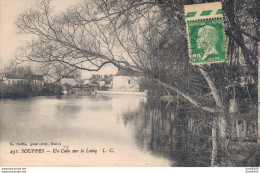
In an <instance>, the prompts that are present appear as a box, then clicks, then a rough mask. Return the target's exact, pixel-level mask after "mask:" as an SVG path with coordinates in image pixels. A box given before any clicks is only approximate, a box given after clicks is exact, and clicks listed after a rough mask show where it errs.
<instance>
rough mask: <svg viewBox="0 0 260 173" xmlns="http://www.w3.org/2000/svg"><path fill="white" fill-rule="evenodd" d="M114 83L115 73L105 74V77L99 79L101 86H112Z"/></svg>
mask: <svg viewBox="0 0 260 173" xmlns="http://www.w3.org/2000/svg"><path fill="white" fill-rule="evenodd" d="M112 84H113V75H104V77H103V78H102V79H100V81H99V86H100V87H105V88H112Z"/></svg>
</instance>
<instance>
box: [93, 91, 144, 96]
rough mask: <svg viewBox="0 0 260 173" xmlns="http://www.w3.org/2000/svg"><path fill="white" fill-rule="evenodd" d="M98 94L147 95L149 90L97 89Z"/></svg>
mask: <svg viewBox="0 0 260 173" xmlns="http://www.w3.org/2000/svg"><path fill="white" fill-rule="evenodd" d="M96 94H108V95H132V96H144V97H146V96H147V92H128V91H97V92H96Z"/></svg>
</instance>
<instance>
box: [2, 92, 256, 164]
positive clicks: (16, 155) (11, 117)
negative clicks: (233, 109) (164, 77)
mask: <svg viewBox="0 0 260 173" xmlns="http://www.w3.org/2000/svg"><path fill="white" fill-rule="evenodd" d="M177 105H178V106H177ZM0 110H1V111H0V154H1V157H0V166H1V165H4V166H18V167H19V166H20V167H23V166H66V167H67V166H160V167H163V166H174V167H176V166H177V167H183V166H185V167H187V166H210V158H211V148H212V143H211V127H212V126H211V124H210V122H211V120H210V117H211V116H208V115H207V114H203V113H199V112H197V113H196V114H195V113H194V111H193V109H192V108H191V109H187V105H185V104H183V103H182V104H178V103H175V104H172V103H171V104H167V103H162V102H160V101H158V99H155V100H150V99H147V98H145V97H140V96H123V95H121V96H112V95H110V96H109V95H96V96H77V95H64V96H40V97H32V98H26V99H2V100H0ZM243 121H244V120H243ZM243 121H237V123H236V124H237V125H236V127H237V129H238V130H237V131H238V132H239V133H236V134H237V135H239V134H240V133H241V134H244V135H242V136H241V135H240V136H237V135H235V136H234V137H236V136H237V137H236V139H237V140H240V138H241V140H244V139H247V138H248V137H250V134H256V131H257V130H256V128H255V125H254V124H255V123H254V121H253V123H251V124H250V123H247V124H246V126H244V127H247V128H246V130H247V131H245V130H244V131H243V129H245V128H243V126H241V125H243V123H242V124H241V123H240V122H243ZM244 124H245V123H244ZM251 127H252V128H251ZM244 132H247V133H244ZM254 136H255V135H254ZM235 144H237V143H235ZM239 144H242V143H239ZM245 145H247V144H245ZM243 146H244V144H243V145H241V146H240V147H242V148H241V149H243V148H245V147H243ZM248 146H249V145H248ZM236 148H237V147H236ZM250 148H252V147H250ZM237 151H238V150H234V151H233V152H237ZM254 151H255V149H254V150H252V152H254ZM246 153H248V155H250V152H246ZM234 154H238V156H239V157H242V159H245V163H244V161H243V160H242V161H243V162H242V161H241V162H242V163H244V164H245V165H249V163H247V162H246V160H248V159H247V157H250V156H247V155H246V154H243V153H242V155H239V152H238V153H234ZM235 157H236V158H239V157H237V156H235ZM243 157H245V158H243ZM252 158H253V157H252ZM250 162H251V161H250ZM252 162H257V159H256V161H254V160H253V161H252ZM225 163H227V166H228V165H232V164H230V163H229V162H227V161H225ZM241 165H242V164H241Z"/></svg>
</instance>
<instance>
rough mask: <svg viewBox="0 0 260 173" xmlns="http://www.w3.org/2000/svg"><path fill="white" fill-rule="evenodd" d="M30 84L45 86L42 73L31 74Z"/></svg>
mask: <svg viewBox="0 0 260 173" xmlns="http://www.w3.org/2000/svg"><path fill="white" fill-rule="evenodd" d="M29 80H30V85H34V86H43V76H42V75H31V76H30V77H29Z"/></svg>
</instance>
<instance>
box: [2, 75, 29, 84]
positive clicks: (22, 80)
mask: <svg viewBox="0 0 260 173" xmlns="http://www.w3.org/2000/svg"><path fill="white" fill-rule="evenodd" d="M3 83H4V84H6V85H17V84H20V85H26V84H29V79H28V77H27V76H25V75H21V74H11V73H6V74H4V75H3Z"/></svg>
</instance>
